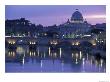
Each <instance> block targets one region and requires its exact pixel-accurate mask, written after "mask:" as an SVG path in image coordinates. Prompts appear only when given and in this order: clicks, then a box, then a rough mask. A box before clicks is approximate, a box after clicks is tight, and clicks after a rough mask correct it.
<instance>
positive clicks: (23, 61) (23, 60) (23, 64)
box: [22, 57, 24, 65]
mask: <svg viewBox="0 0 110 82" xmlns="http://www.w3.org/2000/svg"><path fill="white" fill-rule="evenodd" d="M22 63H23V65H24V57H23V61H22Z"/></svg>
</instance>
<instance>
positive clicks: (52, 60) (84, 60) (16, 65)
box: [5, 46, 106, 72]
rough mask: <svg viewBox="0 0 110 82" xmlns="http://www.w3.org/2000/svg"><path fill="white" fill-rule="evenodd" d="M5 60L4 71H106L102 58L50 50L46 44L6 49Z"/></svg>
mask: <svg viewBox="0 0 110 82" xmlns="http://www.w3.org/2000/svg"><path fill="white" fill-rule="evenodd" d="M5 62H6V68H5V71H6V72H106V66H105V65H106V62H105V60H104V59H102V58H100V59H97V58H96V57H95V56H93V55H90V54H89V53H83V52H82V51H71V50H63V49H62V48H59V49H58V50H51V48H50V47H46V46H39V47H36V49H32V50H30V49H29V47H28V46H18V47H17V49H16V50H10V49H6V59H5Z"/></svg>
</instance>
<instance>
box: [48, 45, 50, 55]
mask: <svg viewBox="0 0 110 82" xmlns="http://www.w3.org/2000/svg"><path fill="white" fill-rule="evenodd" d="M48 50H49V56H50V47H49V49H48Z"/></svg>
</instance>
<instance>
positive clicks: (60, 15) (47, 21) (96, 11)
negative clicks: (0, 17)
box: [5, 5, 106, 26]
mask: <svg viewBox="0 0 110 82" xmlns="http://www.w3.org/2000/svg"><path fill="white" fill-rule="evenodd" d="M75 9H79V11H80V12H81V13H82V15H83V17H84V19H86V20H87V21H88V22H89V23H91V24H96V23H105V22H106V6H105V5H6V6H5V19H17V18H21V17H23V18H26V19H28V20H30V21H31V22H32V23H35V24H42V25H44V26H48V25H53V24H57V25H59V24H62V23H64V22H66V21H67V19H68V18H69V19H70V18H71V16H72V14H73V13H74V12H75Z"/></svg>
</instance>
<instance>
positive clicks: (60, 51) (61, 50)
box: [60, 48, 62, 58]
mask: <svg viewBox="0 0 110 82" xmlns="http://www.w3.org/2000/svg"><path fill="white" fill-rule="evenodd" d="M61 54H62V49H61V48H60V58H61Z"/></svg>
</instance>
